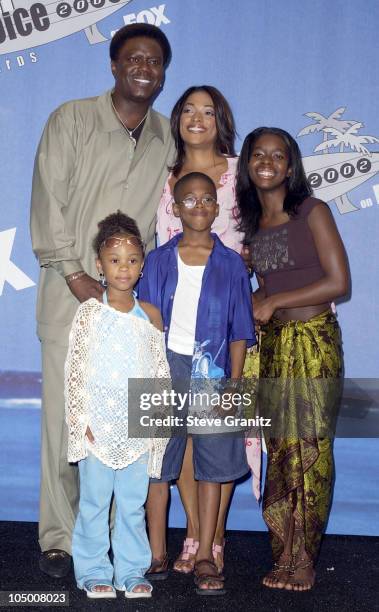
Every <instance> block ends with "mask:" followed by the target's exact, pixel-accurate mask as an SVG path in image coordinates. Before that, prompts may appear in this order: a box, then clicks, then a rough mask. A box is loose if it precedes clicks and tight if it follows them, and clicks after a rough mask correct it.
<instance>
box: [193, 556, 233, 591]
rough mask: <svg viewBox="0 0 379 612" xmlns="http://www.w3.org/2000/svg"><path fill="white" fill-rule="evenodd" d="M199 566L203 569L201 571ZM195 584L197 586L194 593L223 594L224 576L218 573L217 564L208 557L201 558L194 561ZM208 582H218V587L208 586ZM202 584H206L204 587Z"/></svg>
mask: <svg viewBox="0 0 379 612" xmlns="http://www.w3.org/2000/svg"><path fill="white" fill-rule="evenodd" d="M201 567H203V569H204V570H205V571H204V572H202V571H201ZM194 574H195V585H196V586H197V589H196V593H197V594H198V595H206V596H208V595H213V596H217V595H225V593H226V590H225V589H224V588H223V586H224V581H225V578H224V576H223V575H222V574H219V572H218V569H217V566H216V565H215V564H214V563H213V561H210V560H209V559H201V560H200V561H196V563H195V568H194ZM210 582H215V583H216V584H219V587H217V588H212V587H210V586H209V583H210ZM203 585H204V586H205V585H208V586H206V587H205V588H204V587H203Z"/></svg>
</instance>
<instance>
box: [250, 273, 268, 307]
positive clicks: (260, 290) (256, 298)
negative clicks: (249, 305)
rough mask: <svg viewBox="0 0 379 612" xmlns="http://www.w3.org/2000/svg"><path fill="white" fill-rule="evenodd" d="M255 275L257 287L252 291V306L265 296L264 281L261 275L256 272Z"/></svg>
mask: <svg viewBox="0 0 379 612" xmlns="http://www.w3.org/2000/svg"><path fill="white" fill-rule="evenodd" d="M255 276H256V279H257V282H258V289H256V291H254V293H253V297H252V300H253V306H255V305H256V304H257V303H258V302H261V301H262V300H264V299H265V298H266V290H265V282H264V280H263V278H262V277H261V276H258V274H257V273H256V274H255ZM254 312H255V311H254Z"/></svg>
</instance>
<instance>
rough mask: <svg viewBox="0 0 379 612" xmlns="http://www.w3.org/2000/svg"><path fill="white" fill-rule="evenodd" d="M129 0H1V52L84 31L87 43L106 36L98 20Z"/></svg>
mask: <svg viewBox="0 0 379 612" xmlns="http://www.w3.org/2000/svg"><path fill="white" fill-rule="evenodd" d="M129 2H131V0H53V1H52V2H51V1H50V0H46V1H45V2H35V1H33V0H0V55H1V54H4V53H12V52H14V51H23V50H24V49H30V48H31V47H37V46H39V45H44V44H46V43H49V42H51V41H53V40H57V39H59V38H63V37H65V36H68V35H70V34H74V33H75V32H79V31H80V30H84V31H85V33H86V35H87V38H88V40H89V42H90V43H92V44H93V43H97V42H103V41H104V40H106V38H105V37H104V36H103V35H102V34H101V33H100V32H99V31H98V29H97V25H96V24H97V22H98V21H100V20H101V19H104V18H105V17H109V15H111V14H112V13H114V12H115V11H118V10H119V9H120V8H121V7H122V6H125V5H126V4H129Z"/></svg>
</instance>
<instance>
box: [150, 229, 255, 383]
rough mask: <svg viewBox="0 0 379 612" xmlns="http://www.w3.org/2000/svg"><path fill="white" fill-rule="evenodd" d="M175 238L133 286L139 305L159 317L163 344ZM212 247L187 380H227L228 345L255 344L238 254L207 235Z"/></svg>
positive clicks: (175, 276)
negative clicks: (157, 312) (147, 304)
mask: <svg viewBox="0 0 379 612" xmlns="http://www.w3.org/2000/svg"><path fill="white" fill-rule="evenodd" d="M182 236H183V234H182V233H181V234H177V235H176V236H174V238H172V239H171V240H170V241H169V242H167V243H166V244H164V245H163V246H161V247H159V248H158V249H155V251H151V252H150V253H149V255H148V256H147V258H146V261H145V265H144V268H143V277H142V278H141V280H140V282H139V285H138V296H139V298H140V299H141V300H144V301H146V302H150V303H151V304H154V305H155V306H156V307H157V308H158V309H159V310H160V312H161V314H162V318H163V326H164V331H165V335H166V343H167V339H168V332H169V329H170V323H171V314H172V306H173V303H174V296H175V291H176V287H177V284H178V248H177V245H178V242H179V240H180V239H181V238H182ZM212 238H213V240H214V245H213V249H212V252H211V254H210V256H209V258H208V262H207V265H206V266H205V270H204V274H203V279H202V284H201V291H200V298H199V303H198V308H197V316H196V330H195V345H194V352H193V358H192V377H193V378H221V377H224V376H226V377H230V373H231V362H230V350H229V344H230V342H234V341H237V340H246V341H247V346H252V345H253V344H255V333H254V321H253V314H252V307H251V286H250V282H249V277H248V275H247V272H246V269H245V265H244V263H243V261H242V258H241V257H240V255H238V254H237V253H236V252H235V251H233V250H232V249H229V248H228V247H226V246H225V245H224V244H223V243H222V242H221V240H220V239H219V238H218V237H217V236H216V234H212ZM183 316H186V313H185V312H183Z"/></svg>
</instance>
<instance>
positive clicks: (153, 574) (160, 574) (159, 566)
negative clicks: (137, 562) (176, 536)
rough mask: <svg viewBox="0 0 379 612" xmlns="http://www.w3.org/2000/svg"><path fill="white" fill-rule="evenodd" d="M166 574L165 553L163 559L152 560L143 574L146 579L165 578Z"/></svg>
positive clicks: (166, 559)
mask: <svg viewBox="0 0 379 612" xmlns="http://www.w3.org/2000/svg"><path fill="white" fill-rule="evenodd" d="M168 575H169V569H168V555H167V553H166V554H165V556H164V557H163V559H153V560H152V562H151V565H150V567H149V569H148V570H147V572H146V574H145V578H147V579H148V580H166V578H168Z"/></svg>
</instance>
